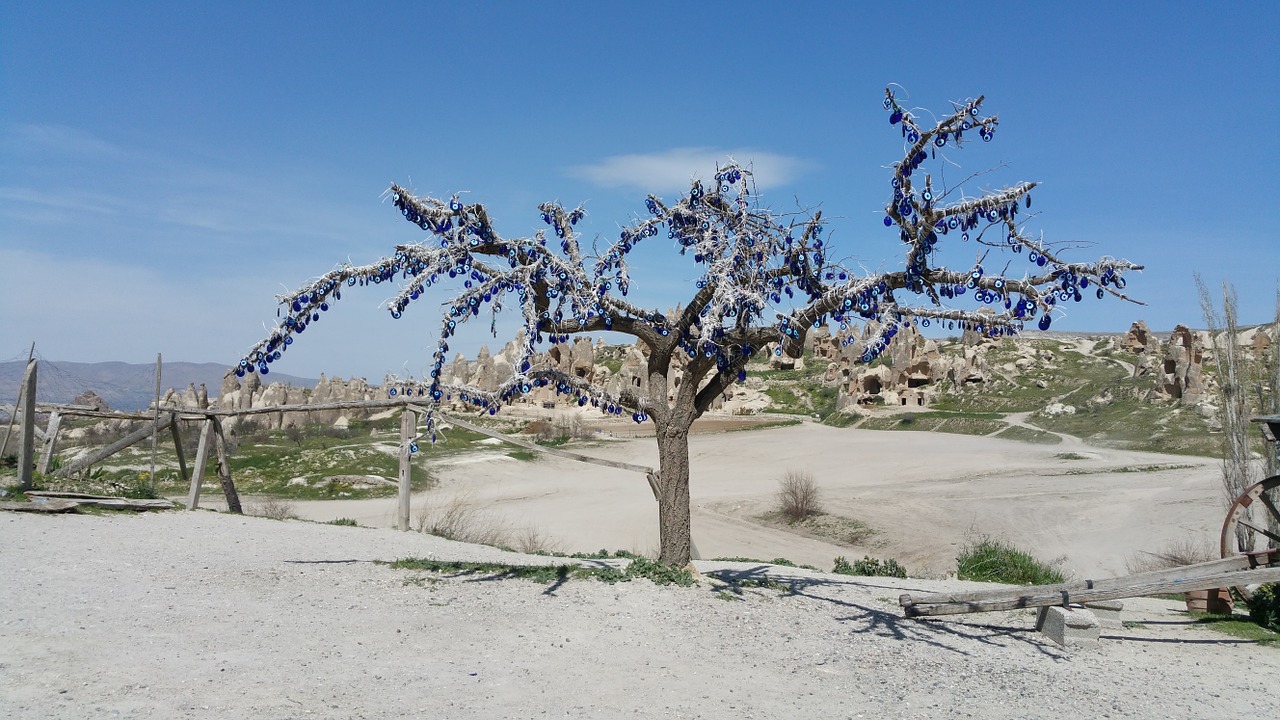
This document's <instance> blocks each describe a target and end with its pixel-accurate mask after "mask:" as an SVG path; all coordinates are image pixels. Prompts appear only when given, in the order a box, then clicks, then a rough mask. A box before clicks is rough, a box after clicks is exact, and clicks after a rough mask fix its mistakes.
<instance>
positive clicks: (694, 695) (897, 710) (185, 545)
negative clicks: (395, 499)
mask: <svg viewBox="0 0 1280 720" xmlns="http://www.w3.org/2000/svg"><path fill="white" fill-rule="evenodd" d="M429 555H434V556H435V557H437V558H440V559H456V560H476V561H479V560H505V561H508V562H535V563H540V562H547V561H548V559H547V558H538V557H530V556H521V555H512V554H507V553H503V552H501V551H498V550H494V549H492V548H485V547H477V546H469V545H461V544H458V543H451V542H448V541H445V540H440V539H438V538H433V537H429V536H423V535H418V534H416V533H396V532H393V531H390V530H381V529H369V528H349V527H335V526H327V525H319V524H313V523H305V522H296V521H291V522H277V521H272V520H266V519H261V518H247V517H235V516H229V515H222V514H216V513H211V512H197V513H162V514H145V515H137V516H129V515H119V516H57V517H48V516H31V515H20V514H15V513H9V514H5V515H3V516H0V562H2V563H3V567H4V576H3V577H4V580H3V583H0V604H2V605H3V608H4V611H3V620H0V715H3V716H5V717H16V718H68V717H75V718H96V717H130V718H133V717H144V718H403V717H445V718H499V717H542V716H553V717H608V718H612V717H621V716H628V717H630V716H635V717H686V718H690V717H706V718H723V717H743V718H771V717H837V718H844V717H849V718H856V717H867V718H916V717H919V718H935V717H979V718H1041V717H1043V718H1055V719H1059V718H1062V717H1091V718H1092V717H1116V718H1120V717H1125V718H1146V717H1149V718H1168V717H1192V716H1202V715H1203V716H1219V717H1275V711H1276V708H1277V707H1280V696H1278V695H1277V693H1280V690H1277V688H1276V685H1275V683H1274V682H1272V679H1273V678H1275V677H1276V675H1277V672H1280V650H1277V649H1275V648H1269V647H1260V646H1257V645H1254V644H1252V643H1248V642H1244V641H1240V640H1237V639H1234V638H1231V637H1228V636H1224V635H1219V634H1217V633H1214V632H1213V631H1210V630H1208V629H1205V628H1202V627H1198V626H1194V625H1191V624H1189V623H1188V622H1187V620H1186V616H1185V613H1182V612H1181V611H1180V609H1177V604H1176V603H1171V602H1166V601H1158V600H1131V601H1127V602H1126V612H1125V615H1126V619H1130V620H1134V621H1140V622H1141V623H1142V626H1140V627H1131V628H1126V629H1124V630H1117V631H1109V632H1106V633H1104V639H1103V641H1102V643H1101V644H1100V645H1099V646H1097V647H1096V648H1093V649H1086V650H1074V651H1065V650H1063V649H1061V648H1059V647H1058V646H1056V645H1054V644H1053V643H1051V642H1050V641H1048V640H1046V639H1044V638H1043V637H1042V636H1040V635H1038V634H1037V633H1035V632H1034V631H1032V629H1031V628H1032V624H1033V620H1034V618H1033V617H1032V615H1031V614H1030V612H1029V611H1021V612H1016V613H1000V614H988V615H982V616H973V617H970V618H967V619H960V620H954V619H953V620H944V621H916V620H908V619H905V618H903V617H902V613H901V611H900V610H899V609H898V607H897V603H896V598H897V596H898V594H899V593H900V592H902V591H904V590H906V589H911V590H917V591H940V590H944V589H947V588H960V587H966V586H969V585H971V584H970V583H957V582H940V581H923V580H886V579H881V578H848V577H844V576H838V575H826V574H821V573H809V572H806V571H797V570H790V569H787V568H776V569H774V570H773V571H772V572H775V573H777V575H776V577H778V578H779V579H781V580H783V581H785V582H787V583H789V584H790V585H791V588H792V589H791V590H790V591H788V592H780V591H778V590H770V589H765V588H743V589H740V590H739V591H738V592H736V593H735V592H732V591H729V590H725V589H723V586H721V585H719V584H718V583H717V582H716V581H715V580H713V579H712V577H713V576H714V575H724V574H726V573H732V574H737V575H739V576H740V577H746V578H753V577H758V575H759V574H760V573H761V572H764V571H765V568H764V567H762V566H754V565H750V564H741V563H739V564H734V563H712V562H706V563H700V565H699V569H700V570H701V571H702V572H703V573H706V574H707V577H706V578H705V579H704V580H703V581H702V582H700V583H699V584H698V585H697V586H695V587H691V588H678V587H658V586H655V585H653V584H651V583H649V582H648V581H633V582H629V583H619V584H615V585H607V584H604V583H600V582H596V581H588V580H571V581H568V582H565V583H562V584H558V585H550V586H548V585H542V584H537V583H534V582H530V581H525V580H494V579H491V578H484V577H452V578H439V577H433V576H428V575H425V574H423V573H415V572H409V571H401V570H392V569H390V568H388V567H386V566H383V565H378V564H375V563H373V562H371V561H373V560H394V559H397V558H401V557H407V556H429Z"/></svg>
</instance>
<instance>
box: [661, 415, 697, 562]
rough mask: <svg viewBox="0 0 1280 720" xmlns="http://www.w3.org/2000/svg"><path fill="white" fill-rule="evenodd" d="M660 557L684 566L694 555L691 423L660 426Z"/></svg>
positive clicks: (662, 560)
mask: <svg viewBox="0 0 1280 720" xmlns="http://www.w3.org/2000/svg"><path fill="white" fill-rule="evenodd" d="M658 463H659V464H658V468H659V469H658V529H659V532H660V533H661V541H660V548H661V549H660V550H659V554H658V560H659V561H661V562H664V563H667V564H669V565H676V566H678V567H684V566H685V565H688V564H689V561H690V559H691V558H692V554H691V548H690V540H689V427H688V426H687V425H681V424H668V425H666V426H659V427H658Z"/></svg>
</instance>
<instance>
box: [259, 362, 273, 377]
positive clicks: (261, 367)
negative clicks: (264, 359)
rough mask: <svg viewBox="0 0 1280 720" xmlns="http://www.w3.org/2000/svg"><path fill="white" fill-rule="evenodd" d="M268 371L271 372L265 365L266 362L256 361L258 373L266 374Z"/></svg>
mask: <svg viewBox="0 0 1280 720" xmlns="http://www.w3.org/2000/svg"><path fill="white" fill-rule="evenodd" d="M269 372H271V368H269V367H267V364H266V363H258V373H259V374H262V375H266V374H267V373H269Z"/></svg>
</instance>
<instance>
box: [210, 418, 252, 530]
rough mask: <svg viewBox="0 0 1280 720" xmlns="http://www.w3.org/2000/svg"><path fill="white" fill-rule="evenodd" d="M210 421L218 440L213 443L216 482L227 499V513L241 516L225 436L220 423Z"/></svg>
mask: <svg viewBox="0 0 1280 720" xmlns="http://www.w3.org/2000/svg"><path fill="white" fill-rule="evenodd" d="M211 420H212V421H213V432H214V434H215V435H216V436H217V440H218V442H217V443H215V445H216V446H217V450H218V482H219V483H221V484H222V494H223V496H224V497H226V499H227V511H228V512H233V513H235V514H236V515H243V514H244V508H242V507H240V493H239V492H237V491H236V484H235V481H233V480H232V479H231V455H230V453H228V452H227V436H226V435H225V434H224V433H223V432H222V423H220V422H218V420H216V419H213V418H211Z"/></svg>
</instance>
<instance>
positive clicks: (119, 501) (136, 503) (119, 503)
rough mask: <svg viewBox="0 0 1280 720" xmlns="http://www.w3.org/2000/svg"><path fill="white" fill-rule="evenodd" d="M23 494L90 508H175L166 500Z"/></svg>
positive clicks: (55, 492) (46, 492)
mask: <svg viewBox="0 0 1280 720" xmlns="http://www.w3.org/2000/svg"><path fill="white" fill-rule="evenodd" d="M23 494H24V495H26V496H27V497H29V498H31V500H32V502H47V501H48V500H74V501H76V502H77V503H79V504H81V505H87V506H90V507H102V508H126V509H130V508H131V509H134V510H163V509H170V508H173V507H174V504H173V501H172V500H165V499H164V498H122V497H118V496H115V495H93V494H90V493H77V492H62V491H59V490H27V491H26V492H25V493H23Z"/></svg>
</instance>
